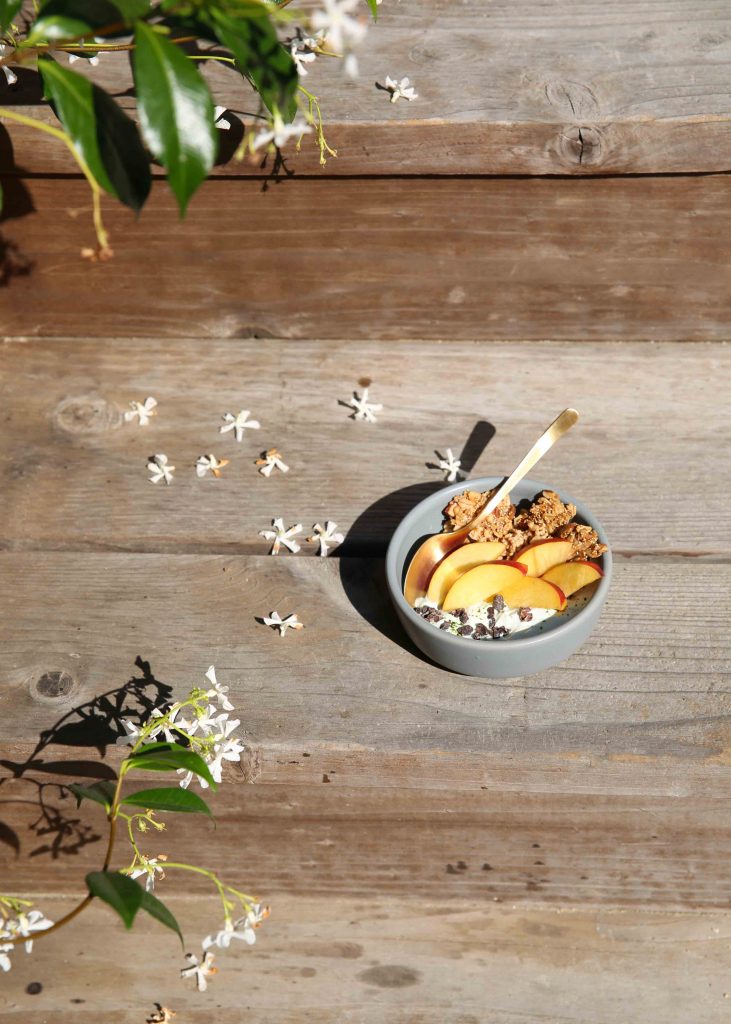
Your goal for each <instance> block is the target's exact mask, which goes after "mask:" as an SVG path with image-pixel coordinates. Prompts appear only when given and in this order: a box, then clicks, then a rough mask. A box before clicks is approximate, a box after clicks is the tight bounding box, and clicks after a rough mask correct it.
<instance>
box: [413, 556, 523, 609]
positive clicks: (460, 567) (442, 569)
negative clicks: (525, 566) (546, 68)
mask: <svg viewBox="0 0 731 1024" xmlns="http://www.w3.org/2000/svg"><path fill="white" fill-rule="evenodd" d="M504 554H505V545H504V544H501V543H500V541H499V540H485V541H478V542H476V543H474V544H463V545H462V547H461V548H457V550H456V551H452V553H451V554H449V555H447V557H446V558H443V559H442V561H441V562H440V563H439V565H438V566H437V567H436V569H435V570H434V572H433V573H432V578H431V579H430V580H429V588H428V589H427V592H426V596H427V598H428V600H429V601H434V602H435V604H438V605H440V606H441V604H442V602H443V601H444V598H445V597H446V596H447V594H448V593H449V590H450V588H451V586H452V584H453V583H456V582H457V580H458V579H459V577H460V576H461V575H462V574H463V573H465V572H467V571H468V570H469V569H474V568H475V566H477V565H482V564H483V563H484V562H494V561H496V560H497V559H498V558H500V557H501V556H502V555H504Z"/></svg>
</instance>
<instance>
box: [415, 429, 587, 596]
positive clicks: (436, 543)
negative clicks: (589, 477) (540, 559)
mask: <svg viewBox="0 0 731 1024" xmlns="http://www.w3.org/2000/svg"><path fill="white" fill-rule="evenodd" d="M578 418H579V414H578V412H577V411H576V409H564V411H563V412H562V413H561V415H560V416H557V417H556V419H555V420H554V421H553V423H552V424H551V426H550V427H548V429H547V430H544V432H543V433H542V434H541V436H540V437H539V438H538V440H537V441H536V443H535V444H534V445H533V447H532V448H531V450H530V451H529V452H528V454H527V455H526V456H525V458H524V459H523V461H522V462H521V463H519V465H517V466H516V467H515V469H514V470H513V472H512V473H511V474H510V476H509V477H508V478H507V480H505V482H504V483H502V484H501V485H500V487H498V489H497V490H496V491H495V493H494V494H493V496H492V497H491V498H490V500H489V501H488V502H487V504H486V505H483V507H482V508H481V509H480V511H479V512H478V513H477V515H476V516H475V517H474V519H472V520H470V522H469V523H467V525H466V526H462V527H461V528H460V529H459V530H453V531H452V532H451V533H437V534H435V535H434V536H433V537H427V539H426V540H425V541H424V542H423V544H421V546H420V547H419V549H418V550H417V552H416V554H415V555H414V557H413V558H412V559H411V564H410V565H409V570H408V572H407V573H406V581H405V582H404V597H405V598H406V600H407V601H408V602H409V604H410V605H413V604H414V602H415V601H416V599H417V597H423V596H424V594H426V588H427V585H428V583H429V580H430V578H431V574H432V572H433V571H434V569H435V568H436V566H437V564H438V563H439V562H441V560H442V559H443V558H445V557H446V555H448V554H449V553H450V551H454V550H455V548H458V547H461V545H462V544H464V543H465V542H466V541H467V535H468V534H469V533H470V531H472V530H474V528H475V527H476V526H477V524H478V523H479V522H481V521H482V520H483V519H486V518H487V516H489V515H490V514H491V513H492V512H493V511H494V509H496V508H497V506H498V505H499V504H500V502H501V501H502V500H503V498H504V497H505V495H506V494H509V493H510V491H511V490H512V488H513V487H515V485H516V484H517V483H518V482H519V481H520V480H522V479H523V477H524V476H525V475H526V473H529V472H530V471H531V469H533V467H534V466H535V464H536V462H538V460H539V459H542V458H543V456H544V455H545V454H546V452H547V451H548V450H549V448H552V447H553V445H554V444H555V443H556V441H558V439H559V437H561V436H562V435H563V434H565V433H566V431H567V430H570V429H571V427H573V425H574V423H576V421H577V420H578Z"/></svg>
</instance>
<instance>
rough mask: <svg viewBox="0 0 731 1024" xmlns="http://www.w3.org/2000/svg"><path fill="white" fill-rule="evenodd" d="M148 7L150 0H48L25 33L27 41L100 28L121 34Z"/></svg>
mask: <svg viewBox="0 0 731 1024" xmlns="http://www.w3.org/2000/svg"><path fill="white" fill-rule="evenodd" d="M149 10H150V0H48V2H47V3H45V4H43V6H42V7H41V9H40V11H39V12H38V17H37V18H36V20H35V22H34V24H33V26H32V27H31V30H30V33H29V35H28V41H29V42H37V41H38V40H39V39H47V40H49V41H55V40H59V39H75V38H77V37H78V36H86V35H90V34H92V33H94V32H95V31H97V32H98V31H99V30H109V31H105V33H104V34H105V35H109V36H110V37H112V36H115V35H123V34H124V29H125V27H129V26H130V25H131V24H132V22H133V21H134V20H135V18H142V17H144V15H145V14H147V13H148V11H149Z"/></svg>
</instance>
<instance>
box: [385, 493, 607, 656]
mask: <svg viewBox="0 0 731 1024" xmlns="http://www.w3.org/2000/svg"><path fill="white" fill-rule="evenodd" d="M504 479H505V477H504V476H480V477H473V478H468V479H466V480H460V481H459V482H455V483H453V484H448V485H447V486H446V487H442V488H441V489H440V490H438V491H434V492H433V493H432V494H429V495H427V496H426V498H422V500H421V501H420V502H418V503H417V504H416V505H414V506H413V508H411V509H410V510H409V511H408V512H407V513H406V515H405V516H404V517H403V519H402V520H401V522H400V523H399V525H398V526H397V527H396V529H395V530H394V532H393V535H392V537H391V540H390V541H389V544H388V548H387V549H386V585H387V587H388V590H389V593H390V595H391V600H392V601H393V602H394V603H395V605H396V608H397V610H398V611H400V612H401V614H403V615H407V616H409V619H410V621H412V622H413V623H414V624H419V625H420V627H421V628H423V629H430V630H432V631H433V632H434V633H435V634H436V636H438V637H440V638H441V641H442V642H443V643H445V644H446V645H447V647H448V648H449V647H450V646H451V645H453V644H457V645H458V649H459V650H465V643H466V642H467V641H469V639H470V638H469V637H462V636H453V635H452V634H451V633H447V632H444V631H443V630H442V631H439V630H436V629H434V627H433V626H432V625H430V624H429V623H428V622H424V620H423V618H422V617H421V616H420V615H419V614H418V612H417V611H415V609H414V608H412V607H411V605H410V604H409V603H408V602H407V600H406V598H405V597H404V594H403V589H402V587H401V582H400V580H401V574H402V572H403V563H402V564H401V566H397V564H396V563H397V550H398V548H399V546H400V544H401V542H402V540H403V538H404V535H405V534H406V533H407V532H408V530H409V527H410V525H411V523H412V522H413V520H414V519H415V518H417V516H418V513H419V511H420V509H421V508H422V506H424V505H433V504H434V503H435V501H436V500H437V499H439V500H440V502H441V501H442V500H443V502H444V505H446V503H447V501H449V499H450V498H452V497H454V495H455V494H461V493H462V491H464V490H476V491H486V490H488V489H489V488H491V487H495V486H497V485H499V484H501V483H502V482H503V480H504ZM521 484H522V485H524V486H525V485H526V484H527V485H528V487H529V488H530V489H531V490H533V489H534V488H535V490H534V494H539V493H540V492H541V491H555V492H556V493H557V494H558V495H559V497H560V498H561V500H562V501H563V502H568V503H570V504H572V505H576V517H577V518H578V519H579V520H583V521H584V522H585V523H586V524H587V525H588V526H591V527H592V528H593V529H595V530H596V532H597V534H598V535H599V539H600V540H601V541H602V543H603V544H606V545H607V550H606V552H605V553H604V555H602V556H601V557H602V569H603V572H604V575H603V576H602V577H601V579H600V580H599V582H598V584H597V587H596V590H595V591H594V594H593V595H592V597H591V599H590V600H589V601H587V602H586V604H585V605H584V607H583V608H581V609H579V611H577V612H576V614H574V615H572V616H571V618H569V619H566V621H565V622H562V623H559V624H557V625H556V626H554V627H553V628H552V629H550V630H548V631H547V632H543V633H534V634H533V635H532V636H521V635H520V634H518V635H517V636H508V637H501V638H500V649H501V650H505V649H506V648H507V649H512V650H513V651H515V652H516V653H517V652H518V651H519V650H524V651H525V650H527V649H528V648H531V647H538V646H540V644H542V643H546V642H550V641H551V640H552V639H554V638H556V637H557V636H558V635H565V634H566V633H569V632H570V631H572V630H574V629H580V628H581V626H582V625H583V620H584V619H585V618H586V616H587V615H590V614H592V611H593V610H598V608H599V607H601V605H603V604H604V601H605V599H606V596H607V591H608V590H609V584H610V581H611V578H612V566H613V559H612V549H611V545H610V544H609V540H608V538H607V533H606V530H605V529H604V527H603V525H602V523H601V522H600V520H598V519H597V518H596V516H595V515H594V514H593V513H592V512H591V511H590V510H589V509H588V508H587V506H586V505H585V504H584V503H583V502H581V501H577V500H576V499H575V498H573V497H572V496H571V495H570V494H567V493H566V492H565V491H564V490H563V489H561V490H560V491H559V490H557V489H556V488H555V487H552V486H550V485H549V484H545V483H541V482H540V481H539V480H533V479H531V478H529V477H524V478H523V480H522V481H521ZM520 500H524V499H520ZM592 605H594V609H592ZM427 635H428V634H427ZM472 642H473V643H474V641H472ZM480 649H481V650H483V651H485V653H488V652H489V651H490V650H491V645H490V644H483V645H481V647H480Z"/></svg>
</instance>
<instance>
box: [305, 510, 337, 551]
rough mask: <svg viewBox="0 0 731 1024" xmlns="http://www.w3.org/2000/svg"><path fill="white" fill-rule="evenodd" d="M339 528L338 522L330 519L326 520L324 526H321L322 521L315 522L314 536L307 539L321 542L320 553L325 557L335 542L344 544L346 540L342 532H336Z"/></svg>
mask: <svg viewBox="0 0 731 1024" xmlns="http://www.w3.org/2000/svg"><path fill="white" fill-rule="evenodd" d="M337 528H338V524H337V523H333V522H332V521H331V520H330V519H328V520H327V521H326V523H325V525H324V526H321V525H320V523H315V525H314V526H313V527H312V536H311V537H308V538H307V540H308V541H310V542H311V543H312V542H313V541H318V542H319V544H320V550H319V551H318V554H319V555H321V556H322V557H323V558H324V557H325V555H326V554H327V553H328V550H329V548H330V547H332V545H333V544H342V543H343V541H344V540H345V537H344V536H343V534H342V533H337V532H336V531H337Z"/></svg>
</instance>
